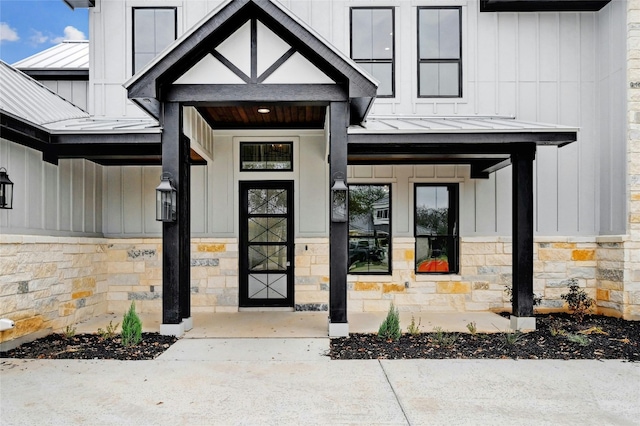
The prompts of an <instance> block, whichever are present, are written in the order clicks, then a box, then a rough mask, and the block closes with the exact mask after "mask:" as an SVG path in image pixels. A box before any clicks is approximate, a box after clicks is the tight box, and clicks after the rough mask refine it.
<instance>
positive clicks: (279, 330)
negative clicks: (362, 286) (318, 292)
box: [76, 311, 510, 339]
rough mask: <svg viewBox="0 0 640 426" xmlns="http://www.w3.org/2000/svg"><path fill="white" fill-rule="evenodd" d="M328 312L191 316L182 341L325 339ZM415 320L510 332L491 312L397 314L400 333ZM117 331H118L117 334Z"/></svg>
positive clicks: (82, 329) (361, 317)
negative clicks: (267, 338) (470, 324)
mask: <svg viewBox="0 0 640 426" xmlns="http://www.w3.org/2000/svg"><path fill="white" fill-rule="evenodd" d="M386 315H387V313H386V312H366V313H360V312H358V313H356V312H351V313H349V314H348V320H349V332H350V333H376V332H377V331H378V328H379V327H380V324H381V323H382V321H383V320H384V318H385V317H386ZM139 316H140V319H141V320H142V328H143V331H145V332H158V331H160V325H161V321H162V315H161V314H160V313H155V314H139ZM327 316H328V313H327V312H265V311H262V312H233V313H202V312H200V313H193V314H192V317H191V318H192V319H193V329H192V330H190V331H187V332H186V333H185V334H184V338H194V339H201V338H252V337H273V338H301V337H306V338H308V337H327V336H328V328H327V324H328V321H327V319H328V318H327ZM412 316H413V318H414V320H415V323H416V325H419V328H420V331H422V332H430V331H433V330H434V329H435V328H437V327H440V328H442V330H444V331H452V332H463V333H466V332H468V329H467V324H469V323H471V322H473V323H475V325H476V328H477V330H478V332H483V333H496V332H504V331H509V330H510V323H509V319H508V318H504V317H501V316H500V315H497V314H494V313H492V312H400V327H401V328H402V331H403V332H406V331H407V327H408V326H409V324H410V323H411V318H412ZM109 321H111V322H112V323H113V324H114V325H115V324H116V323H121V322H122V315H116V314H104V315H100V316H97V317H95V318H92V319H90V320H88V321H85V322H82V323H78V324H77V325H76V332H77V333H95V332H96V331H97V330H98V328H102V329H106V327H107V326H108V325H109ZM119 330H120V328H118V331H119Z"/></svg>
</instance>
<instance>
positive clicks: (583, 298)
mask: <svg viewBox="0 0 640 426" xmlns="http://www.w3.org/2000/svg"><path fill="white" fill-rule="evenodd" d="M569 281H570V284H569V292H568V293H565V294H562V295H560V297H561V298H562V299H563V300H564V301H566V302H567V305H568V306H569V309H570V310H571V313H572V315H573V316H574V317H575V318H576V319H577V320H578V322H582V320H583V318H584V316H585V315H586V314H588V313H589V312H590V311H591V308H592V307H593V305H594V304H595V300H593V299H592V298H591V297H589V295H588V294H587V292H585V291H584V290H583V289H581V288H580V286H579V285H578V281H577V280H576V279H575V278H571V279H570V280H569Z"/></svg>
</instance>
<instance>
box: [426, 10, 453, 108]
mask: <svg viewBox="0 0 640 426" xmlns="http://www.w3.org/2000/svg"><path fill="white" fill-rule="evenodd" d="M461 29H462V8H460V7H419V8H418V96H419V97H422V98H425V97H429V98H432V97H434V98H459V97H461V96H462V41H461V40H462V32H461Z"/></svg>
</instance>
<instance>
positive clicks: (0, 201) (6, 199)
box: [0, 167, 13, 209]
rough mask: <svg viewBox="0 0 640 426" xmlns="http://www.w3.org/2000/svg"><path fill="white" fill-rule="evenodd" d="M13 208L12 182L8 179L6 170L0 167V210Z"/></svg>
mask: <svg viewBox="0 0 640 426" xmlns="http://www.w3.org/2000/svg"><path fill="white" fill-rule="evenodd" d="M12 208H13V182H11V180H10V179H9V175H8V174H7V169H5V168H4V167H0V209H12Z"/></svg>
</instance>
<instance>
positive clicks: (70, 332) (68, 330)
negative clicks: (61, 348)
mask: <svg viewBox="0 0 640 426" xmlns="http://www.w3.org/2000/svg"><path fill="white" fill-rule="evenodd" d="M62 334H63V335H64V337H66V338H67V339H70V338H72V337H73V336H75V335H76V328H75V327H74V326H73V324H69V325H68V326H66V327H65V328H64V330H62Z"/></svg>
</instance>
